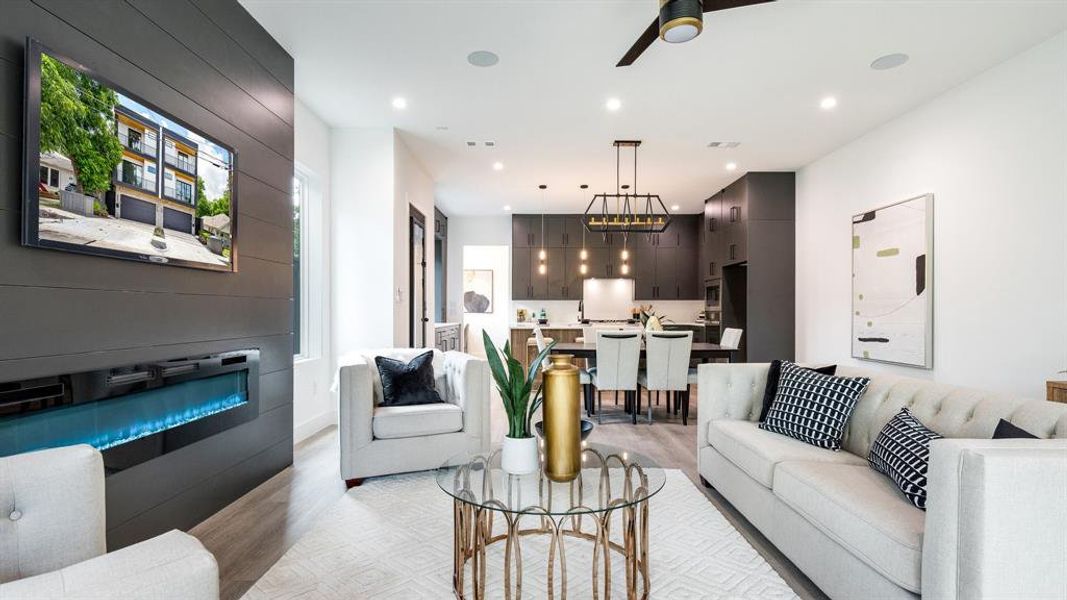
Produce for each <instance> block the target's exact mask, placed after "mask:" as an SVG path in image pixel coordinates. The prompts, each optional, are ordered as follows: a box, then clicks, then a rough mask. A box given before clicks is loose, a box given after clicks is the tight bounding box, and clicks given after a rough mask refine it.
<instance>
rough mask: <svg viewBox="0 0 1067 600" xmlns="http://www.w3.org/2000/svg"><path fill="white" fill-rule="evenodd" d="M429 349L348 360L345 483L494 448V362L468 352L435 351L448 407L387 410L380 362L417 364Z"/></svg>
mask: <svg viewBox="0 0 1067 600" xmlns="http://www.w3.org/2000/svg"><path fill="white" fill-rule="evenodd" d="M423 352H426V349H425V348H396V349H387V350H368V351H365V352H360V353H357V354H354V355H350V356H348V357H346V358H344V359H342V360H341V361H340V362H341V363H342V364H341V367H340V373H339V379H340V382H339V386H340V387H339V399H340V407H339V410H338V429H339V438H340V445H341V478H342V479H344V480H345V483H346V484H347V485H348V487H350V488H351V487H353V486H357V485H359V484H360V483H362V482H363V479H364V478H366V477H375V476H378V475H390V474H393V473H405V472H408V471H422V470H426V469H433V468H436V467H438V466H440V465H441V464H442V463H444V462H445V460H447V459H448V458H449V457H450V456H453V455H455V454H459V453H461V452H465V451H466V452H484V451H487V450H488V449H489V435H490V434H489V363H488V362H486V361H485V360H483V359H479V358H476V357H474V356H471V355H469V354H463V353H462V352H443V353H442V352H439V351H437V350H434V359H433V366H434V379H435V387H436V388H437V392H438V393H439V394H441V398H442V399H443V400H444V401H445V402H444V403H442V404H423V405H419V406H380V404H381V400H382V383H381V378H380V377H379V375H378V368H377V366H376V365H375V364H374V357H376V356H385V357H388V358H393V359H396V360H402V361H410V360H411V359H412V358H414V357H416V356H418V355H419V354H422V353H423Z"/></svg>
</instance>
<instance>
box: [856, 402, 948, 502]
mask: <svg viewBox="0 0 1067 600" xmlns="http://www.w3.org/2000/svg"><path fill="white" fill-rule="evenodd" d="M941 437H942V436H941V434H939V433H937V432H936V431H932V430H931V429H930V428H928V427H927V426H925V425H923V424H922V423H920V422H919V420H918V419H916V418H915V415H913V414H911V412H910V411H908V409H906V408H902V409H900V412H899V413H897V416H895V417H893V418H892V419H890V420H889V422H888V423H886V424H885V427H883V428H882V433H879V434H878V437H877V438H876V439H875V440H874V445H873V446H871V453H870V454H869V455H867V462H869V463H871V467H872V468H873V469H875V470H876V471H879V472H881V473H885V474H886V475H888V476H889V479H891V480H893V483H895V484H896V485H897V487H898V488H900V491H902V492H904V495H905V496H906V497H907V498H908V500H910V501H911V503H912V504H914V505H915V506H917V507H918V508H921V509H922V510H926V469H927V467H928V466H929V464H930V442H931V441H933V440H937V439H941Z"/></svg>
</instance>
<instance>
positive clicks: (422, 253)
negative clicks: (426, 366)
mask: <svg viewBox="0 0 1067 600" xmlns="http://www.w3.org/2000/svg"><path fill="white" fill-rule="evenodd" d="M410 234H411V252H410V260H409V261H408V273H410V274H411V275H410V280H409V286H408V289H409V290H411V302H410V306H411V318H410V323H411V327H410V331H411V337H410V343H411V347H412V348H425V347H426V324H427V323H428V322H429V320H430V319H429V317H427V314H426V217H425V216H423V214H422V213H420V212H419V211H418V210H415V207H414V206H412V207H411V229H410Z"/></svg>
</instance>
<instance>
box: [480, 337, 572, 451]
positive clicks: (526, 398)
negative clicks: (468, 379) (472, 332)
mask: <svg viewBox="0 0 1067 600" xmlns="http://www.w3.org/2000/svg"><path fill="white" fill-rule="evenodd" d="M482 341H483V343H484V344H485V356H486V358H487V359H488V360H489V370H490V371H492V372H493V380H494V381H495V382H496V389H497V391H498V392H500V399H501V400H503V401H504V411H505V412H506V413H507V415H508V437H509V438H529V437H533V434H532V433H531V432H530V417H532V416H533V414H534V413H535V412H537V409H538V408H539V407H540V406H541V401H542V395H541V388H538V389H537V393H536V394H534V397H533V400H532V401H531V400H530V392H531V390H532V389H533V384H534V380H535V379H536V378H537V371H538V370H540V368H541V363H542V362H544V360H545V357H546V356H548V353H549V351H551V350H552V346H554V345H555V342H552V343H550V344H549V345H548V346H547V347H546V348H545V349H544V350H542V351H541V352H540V353H538V355H537V358H535V359H534V360H533V362H532V363H530V370H529V372H524V369H523V368H522V363H520V362H519V361H518V360H517V359H516V358H515V357H514V356H513V355H512V354H511V342H504V350H503V352H501V351H499V350H497V348H496V345H495V344H493V340H491V339H489V334H488V333H486V332H485V331H483V332H482Z"/></svg>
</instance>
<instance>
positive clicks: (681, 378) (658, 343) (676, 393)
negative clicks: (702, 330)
mask: <svg viewBox="0 0 1067 600" xmlns="http://www.w3.org/2000/svg"><path fill="white" fill-rule="evenodd" d="M692 353H693V332H692V331H648V332H645V364H646V366H645V368H644V369H642V370H641V372H640V374H638V376H637V405H636V407H635V410H634V413H633V422H634V423H635V424H636V423H637V414H638V413H639V412H640V411H641V388H642V387H644V388H645V389H646V390H648V392H649V396H648V422H649V424H651V423H652V392H656V396H657V397H658V396H659V393H660V392H661V391H662V392H666V395H667V411H668V412H670V410H671V407H672V406H673V407H675V409H677V408H678V407H679V404H680V405H681V411H682V424H683V425H688V424H689V408H688V406H689V360H690V358H691V356H692Z"/></svg>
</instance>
